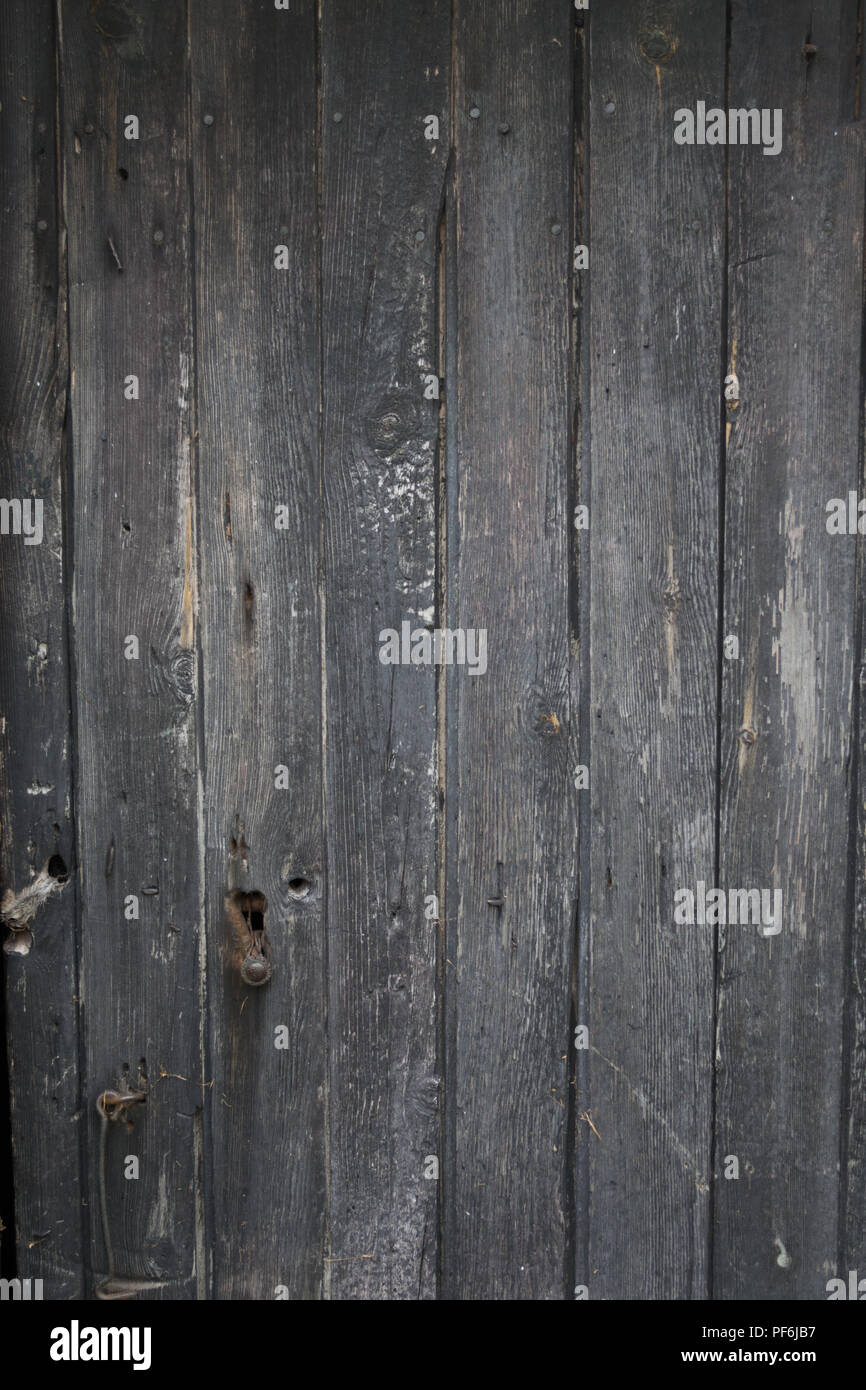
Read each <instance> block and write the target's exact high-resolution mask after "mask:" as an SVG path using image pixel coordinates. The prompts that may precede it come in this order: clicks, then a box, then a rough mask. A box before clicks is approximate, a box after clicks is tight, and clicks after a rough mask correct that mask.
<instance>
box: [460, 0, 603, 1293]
mask: <svg viewBox="0 0 866 1390" xmlns="http://www.w3.org/2000/svg"><path fill="white" fill-rule="evenodd" d="M455 20H456V22H455V54H456V70H455V128H454V133H453V139H454V143H455V149H456V162H455V196H456V266H455V267H454V272H453V273H454V274H455V276H456V315H455V320H456V321H455V322H452V323H450V324H449V331H456V334H457V377H458V379H457V381H456V382H453V383H452V382H449V394H448V405H447V409H448V410H449V412H450V411H454V412H455V415H456V440H455V456H454V457H452V458H451V459H449V469H450V470H451V476H450V478H449V488H450V489H451V490H454V491H456V497H457V500H456V505H455V508H454V511H455V512H456V516H455V522H454V525H453V526H450V527H449V534H448V552H449V554H448V563H449V602H448V626H449V627H452V628H453V627H460V628H464V629H470V628H472V629H476V630H478V629H482V628H483V629H486V630H487V642H488V666H487V671H486V673H484V674H478V675H470V674H469V672H468V669H467V668H465V667H464V668H459V667H455V668H452V669H451V670H450V671H448V675H447V681H448V690H449V696H448V698H449V719H450V720H452V721H453V723H454V729H455V734H454V740H453V745H452V746H453V758H451V759H450V760H449V765H448V796H449V797H450V798H451V799H452V801H453V802H454V803H456V805H455V811H454V823H453V837H452V844H451V850H450V857H449V874H448V885H447V897H446V904H445V910H446V916H447V919H448V933H447V939H448V950H447V961H446V975H445V979H446V1000H447V1011H448V1022H449V1048H448V1055H447V1066H446V1077H447V1085H448V1088H449V1102H448V1104H449V1126H448V1128H449V1145H450V1149H449V1171H448V1174H447V1188H446V1191H447V1193H448V1211H447V1224H446V1234H445V1290H446V1294H447V1296H448V1297H451V1298H463V1299H474V1300H481V1299H556V1298H562V1297H563V1295H564V1290H565V1288H566V1286H567V1285H570V1283H571V1271H570V1270H568V1269H567V1251H568V1248H569V1242H570V1229H569V1226H570V1222H571V1220H572V1213H571V1212H570V1211H569V1210H568V1209H567V1203H566V1192H567V1188H568V1179H567V1175H566V1170H567V1165H568V1152H567V1132H568V1126H567V1122H566V1121H567V1114H568V1071H567V1057H568V1049H569V1037H568V1023H569V1003H570V989H571V958H572V945H573V922H574V912H575V896H576V881H577V798H578V793H577V791H576V790H575V788H574V774H575V770H576V765H577V762H578V761H579V760H578V756H577V752H578V750H577V737H576V735H577V725H576V700H577V691H576V688H575V675H576V665H575V662H574V658H573V654H572V648H571V643H570V631H569V612H568V589H569V579H568V553H569V533H570V528H571V524H572V523H571V517H570V516H569V514H568V507H567V504H568V499H569V460H570V446H569V439H570V410H571V407H570V384H569V383H570V374H571V354H570V342H571V338H570V312H571V280H570V276H571V262H572V247H571V240H572V238H571V230H572V229H571V225H570V224H571V207H572V104H571V103H572V50H573V32H572V26H573V18H572V14H571V13H570V12H569V9H568V7H566V6H563V7H560V8H559V11H558V13H542V12H541V11H540V9H539V7H538V6H536V5H533V4H530V3H528V2H527V0H511V2H510V3H508V4H504V5H500V4H493V3H483V4H473V5H469V4H463V3H461V0H458V4H457V8H456V11H455ZM473 112H475V113H476V114H473ZM506 126H507V127H508V129H507V130H504V129H503V127H506ZM491 898H492V899H497V898H498V899H501V905H495V904H491V903H490V902H489V899H491Z"/></svg>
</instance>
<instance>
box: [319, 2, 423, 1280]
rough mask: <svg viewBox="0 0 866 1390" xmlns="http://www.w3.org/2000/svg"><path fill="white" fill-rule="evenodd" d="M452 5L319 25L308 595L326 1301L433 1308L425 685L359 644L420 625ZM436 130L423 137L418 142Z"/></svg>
mask: <svg viewBox="0 0 866 1390" xmlns="http://www.w3.org/2000/svg"><path fill="white" fill-rule="evenodd" d="M449 51H450V5H449V4H448V3H446V0H430V3H428V4H425V5H424V6H422V7H415V8H413V9H412V10H411V11H410V10H409V9H408V8H407V7H406V6H405V5H404V4H403V3H402V0H368V2H367V3H363V4H358V3H354V2H353V0H335V3H330V4H328V5H326V6H324V7H323V11H322V39H321V54H322V97H321V100H322V111H321V116H322V239H323V240H322V249H323V260H322V305H321V308H322V320H321V322H322V347H323V373H322V409H323V417H322V418H323V438H322V450H323V452H322V459H323V499H324V533H323V592H324V603H325V610H324V633H325V672H326V684H327V704H326V797H327V806H328V812H327V814H328V828H327V834H328V896H327V922H328V964H329V995H328V998H329V1014H328V1017H329V1056H330V1100H329V1105H330V1188H329V1190H330V1216H329V1221H330V1241H329V1250H328V1273H329V1293H330V1297H332V1298H335V1299H355V1298H363V1299H383V1298H387V1299H415V1298H421V1299H426V1298H430V1297H433V1296H435V1290H436V1277H437V1249H438V1225H439V1214H438V1182H437V1181H436V1180H435V1178H425V1176H424V1171H425V1166H426V1165H425V1159H426V1158H428V1156H433V1157H436V1156H437V1155H438V1152H439V1142H438V1141H439V1111H438V1106H439V1077H438V1072H437V1047H438V1036H437V993H436V978H437V927H436V923H435V921H433V920H427V918H425V898H426V897H427V896H428V895H430V894H435V893H436V888H437V863H436V843H437V837H436V814H437V810H436V808H437V762H436V751H437V748H436V684H437V682H436V671H435V668H433V667H432V666H422V665H417V666H402V665H399V666H386V665H383V664H381V663H380V661H379V648H380V643H379V633H380V632H381V631H383V630H384V629H386V628H393V629H396V630H397V631H398V632H399V631H400V628H401V623H402V622H403V621H404V620H405V621H409V622H410V623H411V624H412V627H413V628H415V627H426V628H431V627H432V626H433V622H434V618H435V605H436V564H437V557H436V515H435V490H436V477H437V458H436V450H437V437H438V428H439V419H438V405H437V402H436V401H435V400H425V399H424V388H425V383H424V378H425V376H426V375H428V374H435V373H438V371H439V366H438V363H437V355H438V354H437V313H436V307H437V306H436V298H435V293H434V291H435V283H436V265H437V257H438V242H439V214H440V207H441V200H442V183H443V175H444V170H445V165H446V159H447V153H448V105H449V89H448V67H449ZM431 114H432V115H436V116H438V118H439V121H440V138H439V139H438V140H434V141H428V140H426V139H425V124H424V118H425V117H426V116H428V115H431Z"/></svg>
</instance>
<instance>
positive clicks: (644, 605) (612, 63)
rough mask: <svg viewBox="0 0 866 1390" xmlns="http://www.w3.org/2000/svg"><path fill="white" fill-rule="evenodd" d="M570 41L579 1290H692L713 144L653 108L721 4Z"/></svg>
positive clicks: (676, 1294) (714, 520)
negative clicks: (577, 188) (586, 741)
mask: <svg viewBox="0 0 866 1390" xmlns="http://www.w3.org/2000/svg"><path fill="white" fill-rule="evenodd" d="M587 27H588V32H589V54H590V108H591V126H590V216H591V225H590V238H589V245H590V254H591V257H592V261H591V266H592V268H591V271H590V277H591V280H590V304H591V309H590V333H591V344H590V352H591V359H592V360H591V374H592V381H591V400H590V419H589V429H590V432H591V469H592V480H591V489H592V490H591V497H592V507H591V530H590V536H591V571H592V573H591V614H590V642H591V657H590V660H591V725H592V746H591V776H592V791H591V808H592V809H591V830H590V835H591V844H590V872H591V884H590V887H589V892H590V941H589V956H590V959H589V970H590V981H589V1000H590V1004H589V1017H588V1019H586V1020H581V1021H584V1022H587V1023H588V1025H589V1090H588V1092H586V1093H582V1094H580V1095H578V1098H577V1109H578V1115H579V1119H578V1142H579V1144H580V1145H584V1146H588V1149H589V1158H588V1163H589V1186H590V1213H589V1240H588V1254H587V1260H586V1264H585V1266H584V1267H583V1268H580V1266H579V1269H578V1278H579V1282H581V1283H583V1284H585V1285H586V1286H587V1287H588V1290H589V1297H590V1298H591V1299H594V1298H626V1299H647V1298H656V1299H658V1298H666V1299H688V1298H701V1297H704V1296H706V1289H707V1246H708V1230H709V1228H708V1215H709V1211H708V1201H709V1191H710V1183H709V1168H710V1141H711V1123H712V1081H711V1067H712V1008H713V1004H712V1000H713V994H712V990H713V939H712V932H711V931H708V930H707V929H706V928H702V927H698V926H693V927H689V926H682V927H677V926H675V925H674V915H673V914H674V892H675V890H676V889H677V888H688V887H691V888H693V889H694V887H695V884H696V881H697V880H699V879H702V880H704V881H706V882H707V883H709V884H712V881H713V873H714V821H715V800H716V799H715V783H716V680H717V669H718V668H717V639H718V632H717V628H718V619H717V614H718V547H719V530H718V527H719V514H718V491H719V410H720V399H721V394H720V393H721V389H722V383H721V378H720V369H721V360H720V359H721V342H722V286H723V273H722V247H723V220H722V219H723V208H724V192H723V179H724V155H723V153H722V152H720V151H719V150H713V149H708V148H705V147H704V148H700V147H688V146H678V145H676V144H675V143H674V140H673V130H674V121H673V113H674V111H675V110H676V109H678V108H680V107H683V106H693V104H694V102H695V100H696V99H701V100H705V101H706V102H707V103H708V105H716V104H719V105H721V104H722V102H723V100H724V73H725V13H724V6H721V5H718V6H710V7H700V9H698V7H695V6H694V5H692V4H690V3H688V0H677V3H673V4H670V5H666V6H664V7H658V8H656V7H654V6H649V7H648V6H647V5H645V4H644V3H642V2H641V0H626V3H624V4H621V5H617V6H616V7H612V6H599V7H597V8H594V9H593V11H592V14H591V16H590V19H589V22H588V26H587ZM590 1120H591V1122H592V1126H594V1128H595V1131H597V1133H596V1132H593V1128H592V1127H591V1125H590Z"/></svg>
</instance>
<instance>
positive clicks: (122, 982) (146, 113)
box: [59, 0, 203, 1299]
mask: <svg viewBox="0 0 866 1390" xmlns="http://www.w3.org/2000/svg"><path fill="white" fill-rule="evenodd" d="M59 13H60V18H61V28H60V77H61V83H62V88H63V128H62V149H63V185H64V215H65V220H66V227H67V234H68V253H69V280H70V290H69V310H70V352H71V364H72V375H71V399H70V405H71V426H72V440H73V445H72V447H73V462H74V475H75V488H74V517H73V532H74V534H73V546H74V570H73V591H72V600H73V617H74V636H75V647H74V650H75V667H76V678H77V679H76V688H75V703H76V724H77V738H78V745H77V778H76V784H77V809H78V815H77V829H78V864H79V871H80V883H81V920H80V930H81V984H80V997H81V1006H82V1010H83V1017H84V1042H85V1072H84V1076H83V1078H82V1081H83V1103H84V1106H85V1121H86V1123H87V1125H88V1135H89V1147H88V1159H87V1180H88V1196H89V1203H90V1212H91V1222H90V1225H91V1250H90V1256H89V1260H88V1263H89V1265H90V1268H91V1270H92V1271H93V1274H94V1277H98V1276H99V1275H100V1274H101V1273H104V1272H105V1269H106V1264H105V1259H106V1257H105V1251H104V1249H103V1242H102V1234H101V1230H100V1225H99V1220H98V1204H97V1167H98V1164H97V1129H98V1120H99V1117H98V1115H97V1112H96V1109H95V1100H96V1097H97V1096H98V1095H99V1094H100V1093H101V1092H102V1091H103V1090H104V1089H105V1088H106V1087H114V1086H115V1085H116V1083H117V1082H118V1081H119V1080H120V1081H122V1082H123V1083H124V1084H128V1083H130V1082H131V1083H133V1084H137V1083H138V1082H139V1080H140V1068H141V1066H142V1064H143V1071H144V1072H145V1073H146V1075H147V1078H148V1099H147V1104H146V1105H145V1106H141V1107H137V1111H138V1113H137V1114H136V1116H135V1129H134V1131H133V1132H132V1133H129V1134H127V1132H126V1131H125V1130H123V1129H122V1127H121V1126H117V1127H116V1129H115V1127H112V1129H113V1131H114V1132H112V1133H111V1135H110V1144H109V1153H108V1207H109V1213H110V1217H111V1222H112V1238H113V1243H114V1245H115V1249H116V1256H117V1270H118V1273H119V1274H124V1275H128V1276H132V1277H135V1278H143V1279H155V1280H159V1281H164V1282H165V1284H166V1287H165V1288H163V1289H159V1290H156V1291H155V1292H154V1294H149V1295H142V1296H156V1297H159V1298H167V1299H183V1298H190V1297H194V1296H195V1289H196V1283H195V1263H196V1261H195V1227H196V1199H195V1194H194V1191H193V1187H194V1180H195V1163H194V1150H195V1143H196V1138H195V1131H196V1119H195V1111H196V1109H197V1108H198V1107H200V1106H201V1104H202V1094H203V1093H202V1087H201V1081H202V1066H203V1063H202V1057H201V1049H200V1037H199V966H198V939H199V933H200V929H201V922H200V913H199V885H198V835H197V814H198V811H197V803H198V792H197V777H198V768H197V750H196V710H195V702H196V694H197V673H196V621H195V590H196V579H195V567H194V557H195V512H194V502H193V495H192V473H191V463H190V434H191V425H190V373H191V357H192V341H191V303H190V266H189V207H188V197H187V147H186V136H185V129H186V33H185V27H184V13H183V10H182V8H180V7H177V6H172V7H165V8H159V9H157V8H151V7H147V6H140V5H131V4H129V5H111V6H109V5H105V6H99V5H94V4H92V3H90V0H63V3H62V4H61V5H60V11H59ZM128 115H136V116H137V117H138V120H139V123H140V131H139V139H137V140H127V139H126V138H125V137H124V129H125V117H127V116H128ZM130 374H135V375H136V376H137V377H138V379H139V383H140V396H139V399H137V400H133V399H126V398H125V393H124V382H125V378H126V377H127V376H128V375H130ZM131 635H134V636H136V637H137V638H138V642H139V649H140V657H139V659H138V660H127V659H125V656H124V651H125V643H126V639H127V637H128V636H131ZM133 895H134V896H135V897H136V898H137V899H138V902H139V913H140V915H139V918H138V919H137V920H133V919H127V918H126V916H125V903H126V900H127V898H128V897H130V896H133ZM127 1154H135V1155H136V1156H138V1158H139V1161H140V1177H139V1179H138V1180H137V1181H126V1180H125V1179H124V1177H123V1168H124V1163H123V1160H124V1158H125V1156H126V1155H127Z"/></svg>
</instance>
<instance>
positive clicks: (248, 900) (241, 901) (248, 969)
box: [237, 893, 273, 985]
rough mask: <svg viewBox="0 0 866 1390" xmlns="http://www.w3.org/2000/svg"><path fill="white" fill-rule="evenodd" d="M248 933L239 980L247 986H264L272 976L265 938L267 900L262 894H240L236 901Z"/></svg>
mask: <svg viewBox="0 0 866 1390" xmlns="http://www.w3.org/2000/svg"><path fill="white" fill-rule="evenodd" d="M237 903H238V907H239V908H240V911H241V916H242V917H243V919H244V922H245V924H246V928H247V932H248V933H249V948H248V950H247V953H246V955H245V956H244V959H243V961H242V963H241V979H242V980H243V981H244V982H245V983H246V984H248V985H264V984H267V982H268V980H269V979H270V978H271V975H272V974H273V966H272V965H271V962H270V960H269V958H268V943H267V937H266V936H265V913H266V912H267V910H268V900H267V898H266V897H265V895H264V893H241V894H240V895H239V897H238V899H237Z"/></svg>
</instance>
